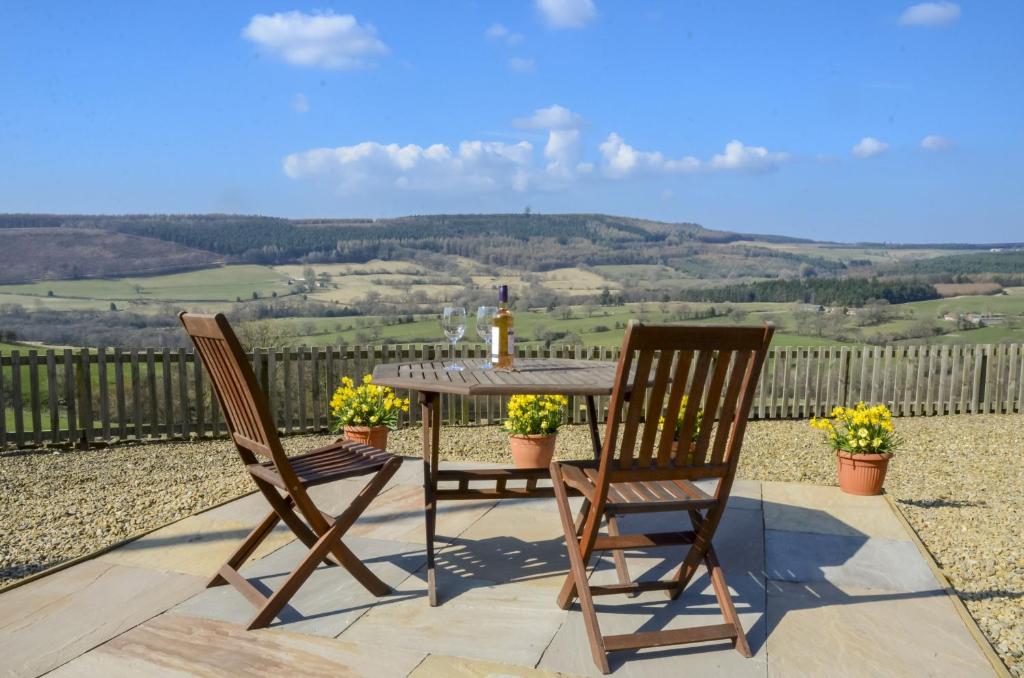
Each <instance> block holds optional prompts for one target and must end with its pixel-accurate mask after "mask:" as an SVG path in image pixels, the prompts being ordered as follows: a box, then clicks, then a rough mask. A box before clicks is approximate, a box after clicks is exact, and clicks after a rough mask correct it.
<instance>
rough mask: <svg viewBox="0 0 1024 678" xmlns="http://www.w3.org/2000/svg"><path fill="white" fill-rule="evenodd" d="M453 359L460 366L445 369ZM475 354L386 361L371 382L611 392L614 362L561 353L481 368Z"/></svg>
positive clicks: (496, 391) (452, 389)
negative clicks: (502, 366) (507, 367)
mask: <svg viewBox="0 0 1024 678" xmlns="http://www.w3.org/2000/svg"><path fill="white" fill-rule="evenodd" d="M452 362H455V363H457V364H459V365H462V366H463V367H464V368H465V369H463V370H462V371H461V372H448V371H446V370H445V367H447V366H448V365H450V364H452ZM479 365H480V358H476V359H466V360H455V361H450V360H437V361H433V362H421V363H388V364H384V365H377V367H375V368H374V370H373V381H374V383H377V384H380V385H381V386H390V387H392V388H407V389H410V390H413V391H420V392H428V393H454V394H458V395H470V396H473V395H515V394H518V393H533V394H536V395H583V396H587V395H590V396H599V395H610V394H611V392H612V386H613V385H614V383H615V367H616V365H615V363H610V362H603V361H597V360H571V359H561V358H522V359H517V360H516V363H515V367H514V368H513V369H512V370H499V369H489V370H487V369H480V367H479Z"/></svg>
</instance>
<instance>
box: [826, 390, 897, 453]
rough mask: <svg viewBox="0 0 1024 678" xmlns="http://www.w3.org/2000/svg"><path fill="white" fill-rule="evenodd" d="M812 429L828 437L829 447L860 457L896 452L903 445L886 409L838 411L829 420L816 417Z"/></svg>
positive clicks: (861, 407)
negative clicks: (869, 454)
mask: <svg viewBox="0 0 1024 678" xmlns="http://www.w3.org/2000/svg"><path fill="white" fill-rule="evenodd" d="M809 423H810V426H811V427H812V428H814V429H816V430H819V431H822V432H824V433H825V434H826V439H827V441H828V444H829V447H831V448H832V449H836V450H841V451H846V452H854V453H857V454H866V453H883V452H892V451H894V450H895V449H896V448H897V447H898V446H899V444H900V440H899V438H898V437H897V436H896V433H895V427H894V426H893V423H892V412H891V411H890V410H889V408H888V407H886V406H885V405H881V404H879V405H873V406H871V407H868V406H867V405H866V404H865V403H863V402H859V403H857V404H856V405H855V406H854V407H842V406H839V407H834V408H832V410H831V411H830V412H829V417H828V418H825V417H822V418H818V417H812V418H811V420H810V422H809Z"/></svg>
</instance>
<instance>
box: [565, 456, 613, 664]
mask: <svg viewBox="0 0 1024 678" xmlns="http://www.w3.org/2000/svg"><path fill="white" fill-rule="evenodd" d="M551 467H552V470H551V475H552V478H551V479H552V481H553V482H552V484H553V485H554V487H555V499H556V501H557V502H558V515H559V517H560V518H561V521H562V531H563V532H564V533H565V547H566V550H567V551H568V552H569V577H568V579H567V580H566V581H567V582H571V583H572V584H573V585H574V588H575V593H576V595H577V597H578V598H579V601H580V609H581V610H582V612H583V623H584V625H585V626H586V628H587V637H588V638H589V640H590V652H591V654H592V655H593V658H594V663H595V664H597V667H598V668H599V669H600V670H601V673H610V672H611V669H610V668H609V666H608V654H607V652H606V651H605V647H604V638H603V637H602V636H601V626H600V625H599V624H598V622H597V611H596V610H595V609H594V600H593V598H592V597H591V595H590V585H589V583H588V580H587V560H588V559H589V556H590V554H589V553H586V551H587V549H586V547H585V545H584V544H582V543H581V542H580V540H579V539H577V537H576V526H575V524H574V523H573V521H572V518H571V516H572V508H571V507H570V506H569V496H568V495H567V494H566V491H565V484H564V483H563V482H562V474H561V472H560V471H559V470H558V467H557V465H556V464H552V465H551ZM563 589H564V587H563ZM569 603H570V604H571V598H570V599H569ZM561 604H562V600H561V596H560V597H559V605H561ZM566 607H568V605H565V606H563V609H565V608H566Z"/></svg>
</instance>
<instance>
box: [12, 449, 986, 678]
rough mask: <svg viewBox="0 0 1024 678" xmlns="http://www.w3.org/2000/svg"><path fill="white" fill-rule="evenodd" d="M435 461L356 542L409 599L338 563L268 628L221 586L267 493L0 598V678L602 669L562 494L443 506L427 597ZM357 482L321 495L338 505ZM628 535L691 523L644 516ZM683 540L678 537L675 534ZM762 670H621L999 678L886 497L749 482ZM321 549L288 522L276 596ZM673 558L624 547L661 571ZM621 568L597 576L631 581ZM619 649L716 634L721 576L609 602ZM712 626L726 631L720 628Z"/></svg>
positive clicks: (672, 664) (605, 606) (732, 538)
mask: <svg viewBox="0 0 1024 678" xmlns="http://www.w3.org/2000/svg"><path fill="white" fill-rule="evenodd" d="M421 478H422V472H421V465H420V464H419V461H418V460H416V459H409V460H407V461H406V463H405V464H404V465H403V467H402V468H401V470H400V471H399V473H398V474H397V475H396V476H395V478H394V479H393V480H392V482H391V485H390V487H389V488H388V489H387V490H385V492H384V493H383V494H382V495H381V496H380V497H379V498H378V499H377V501H376V502H375V504H374V505H373V506H372V507H371V509H370V510H369V511H368V512H367V513H366V514H365V515H364V517H363V518H362V519H361V520H360V522H359V523H357V524H356V526H355V527H354V528H353V530H352V531H351V532H350V536H349V537H348V538H347V539H346V542H347V543H348V544H349V546H350V547H351V548H352V549H353V550H354V551H355V552H356V553H357V554H358V555H359V556H360V557H361V558H363V559H364V562H366V563H367V564H368V565H369V567H370V568H371V569H372V570H373V571H374V572H376V573H377V574H378V576H380V577H381V578H382V579H383V580H384V581H386V582H387V583H388V584H390V585H391V586H393V587H394V592H393V593H392V594H391V595H389V596H386V597H384V598H379V599H378V598H375V597H373V596H372V595H370V594H369V593H367V592H366V591H365V590H364V589H363V588H362V587H361V586H359V585H358V584H356V583H355V582H354V581H353V580H352V579H351V577H350V576H349V575H348V574H347V573H346V572H345V571H344V570H342V569H341V568H327V567H321V568H320V569H318V570H317V571H316V572H315V573H314V574H313V576H312V577H311V578H310V579H309V581H308V582H307V583H306V585H305V586H304V587H303V588H302V589H301V591H300V592H299V593H298V594H297V595H296V596H295V597H294V598H293V600H292V604H291V606H289V607H287V608H285V614H284V617H285V618H284V619H283V620H278V621H277V622H275V624H274V625H272V626H271V627H270V628H268V629H264V630H260V631H254V632H250V631H245V630H244V628H243V627H242V626H240V623H241V622H244V621H247V620H248V618H249V617H250V616H251V615H252V613H253V609H252V607H251V606H250V605H249V604H248V603H247V602H246V601H245V600H244V599H243V598H242V596H241V595H240V594H239V593H238V592H236V591H235V590H234V589H232V588H230V587H226V586H224V587H218V588H214V589H204V588H203V587H204V582H205V580H206V579H207V577H208V576H209V575H210V573H212V572H213V571H214V570H215V569H216V568H217V566H219V565H220V564H221V563H222V562H223V561H224V560H225V559H226V558H227V556H228V554H229V552H230V551H231V550H232V549H233V548H234V547H235V546H236V544H237V542H238V541H239V540H240V539H241V538H242V536H243V535H244V534H246V532H247V531H248V530H249V528H250V527H251V526H252V525H253V524H254V523H255V522H256V521H257V520H258V519H259V518H261V517H262V515H263V514H264V513H265V512H266V508H265V505H264V502H263V499H262V497H259V496H255V495H250V496H247V497H243V498H241V499H238V500H236V501H234V502H231V503H229V504H226V505H224V506H221V507H218V508H216V509H213V510H211V511H208V512H206V513H203V514H200V515H197V516H193V517H191V518H187V519H185V520H183V521H180V522H178V523H175V524H173V525H169V526H167V527H165V528H163V529H160V530H157V531H156V532H153V533H151V534H149V535H147V536H145V537H143V538H141V539H138V540H136V541H134V542H132V543H130V544H128V545H126V546H123V547H121V548H119V549H116V550H114V551H111V552H109V553H106V554H104V555H102V556H99V557H98V558H95V559H93V560H89V561H86V562H83V563H80V564H77V565H74V566H72V567H69V568H67V569H65V570H62V571H60V572H57V573H55V574H52V575H50V576H47V577H43V578H41V579H39V580H36V581H33V582H30V583H28V584H26V585H24V586H21V587H18V588H15V589H13V590H11V591H9V592H7V593H4V594H2V595H0V657H3V661H2V662H0V675H10V676H35V675H40V674H43V673H46V672H48V671H52V672H53V673H52V675H55V676H83V675H84V676H127V675H132V676H137V675H146V676H170V675H174V676H181V675H203V676H207V675H268V674H275V673H301V674H303V675H332V676H336V675H365V676H375V677H377V676H414V677H416V678H420V677H425V676H438V677H440V676H446V677H447V676H499V675H500V676H553V675H581V676H590V675H600V674H598V673H597V671H596V669H595V667H594V665H593V663H592V660H591V657H590V649H589V646H588V644H587V640H586V635H585V632H584V629H583V621H582V618H581V616H580V613H579V611H578V607H574V608H573V609H572V610H570V611H568V612H564V611H562V610H560V609H558V607H557V606H556V605H555V603H554V598H555V592H556V590H557V588H558V586H559V585H560V583H561V581H562V577H563V576H564V573H565V571H566V570H567V558H566V554H565V548H564V546H563V544H562V539H561V530H560V527H559V521H558V514H557V512H556V509H555V506H554V502H553V501H551V500H542V499H540V500H536V499H531V500H501V501H474V502H450V503H442V504H441V511H440V512H439V518H438V535H439V536H438V548H439V553H438V586H439V599H440V601H441V605H440V606H439V607H436V608H431V607H429V606H428V605H427V602H426V585H425V582H424V578H425V569H424V564H425V560H426V558H425V553H424V547H423V517H422V512H421V503H422V491H421V488H420V487H419V483H420V480H421ZM360 486H361V483H359V481H342V482H339V483H335V484H332V485H329V486H322V487H318V488H316V489H315V491H314V494H315V496H316V498H317V500H318V501H320V502H322V505H323V506H324V507H325V508H327V509H331V508H340V507H341V506H343V505H345V503H346V502H347V500H348V499H349V498H350V497H351V496H352V495H354V494H355V492H356V491H357V490H358V488H359V487H360ZM628 518H629V520H625V519H624V520H623V523H624V529H625V530H626V531H629V530H635V529H649V528H652V527H654V528H658V527H659V526H669V525H673V526H675V525H676V523H675V522H674V521H679V520H682V521H683V523H684V527H685V528H688V525H686V522H687V519H686V518H685V517H681V518H680V517H679V516H673V515H670V514H666V515H660V516H643V517H640V516H629V517H628ZM676 529H678V527H677V528H676ZM715 545H716V549H717V550H718V553H719V557H720V558H721V560H722V562H723V565H724V567H725V572H726V577H727V578H728V580H729V584H730V586H731V588H732V593H733V596H734V600H735V602H736V606H737V609H738V611H739V613H740V616H741V619H742V621H743V625H744V628H745V629H746V630H747V637H748V639H749V642H750V645H751V649H752V650H753V651H754V653H755V654H754V657H753V658H752V659H744V658H742V657H741V656H740V655H739V654H738V653H737V652H736V651H735V650H733V649H732V647H731V645H729V644H728V643H720V642H719V643H710V644H703V645H690V646H680V647H670V648H654V649H649V650H642V651H638V652H624V653H616V654H613V655H611V657H610V661H611V665H612V669H613V671H614V673H615V675H619V676H663V675H670V674H678V673H681V672H688V673H690V672H692V673H693V674H694V675H707V676H714V675H722V676H768V675H771V676H803V675H807V676H819V675H831V676H879V675H887V676H893V675H906V676H921V675H929V676H982V675H992V674H993V669H992V668H991V666H990V664H989V663H988V661H987V660H986V657H985V655H984V654H983V652H982V651H981V650H980V648H979V647H978V645H977V644H976V643H975V641H974V639H973V637H972V635H971V633H970V632H969V630H968V628H967V627H966V626H965V625H964V623H963V622H962V621H961V618H960V617H959V615H958V614H957V612H956V610H955V608H954V606H953V604H952V603H951V601H950V600H949V599H948V598H947V596H946V594H945V593H944V592H943V590H942V588H941V586H940V584H939V583H938V581H937V580H936V579H935V577H934V576H933V575H932V572H931V570H930V569H929V567H928V565H927V563H926V562H925V560H924V559H923V558H922V556H921V554H920V553H919V551H918V550H917V547H916V546H915V544H914V542H913V541H912V540H911V537H910V535H909V534H907V533H906V532H905V529H904V527H903V524H902V523H901V522H900V521H899V520H898V519H897V518H896V517H895V516H894V515H893V513H892V511H891V509H890V507H889V505H888V503H886V502H885V500H884V499H882V498H881V497H852V496H848V495H844V494H841V493H840V492H839V490H838V489H837V488H833V487H819V486H813V485H802V484H801V485H798V484H784V483H758V482H748V481H738V482H737V484H736V487H735V489H734V492H733V497H732V499H731V500H730V504H729V509H728V510H727V511H726V515H725V518H724V519H723V521H722V524H721V527H720V528H719V530H718V534H717V536H716V539H715ZM302 552H303V547H302V546H301V545H300V544H299V543H298V542H295V541H294V540H292V539H291V538H290V534H289V533H288V532H287V531H286V530H284V529H281V528H279V529H278V531H277V533H276V534H275V535H274V536H273V537H272V538H271V539H269V540H268V542H267V544H266V545H264V547H263V548H261V550H260V551H258V552H257V553H256V554H255V557H254V560H253V561H252V562H250V564H249V565H248V566H247V574H248V576H249V577H250V578H253V577H256V578H258V582H257V585H258V586H266V587H271V588H273V587H276V586H277V585H278V584H279V582H280V581H281V580H282V579H283V578H284V577H285V576H286V574H287V573H288V572H289V571H290V570H291V569H292V567H294V565H295V564H296V563H297V562H298V561H299V559H300V557H301V554H302ZM678 559H679V554H678V553H676V552H673V551H672V550H671V549H667V550H660V551H648V552H647V553H646V554H645V553H639V552H638V553H630V554H628V562H629V567H630V571H631V574H632V575H633V576H634V577H636V576H638V575H639V576H641V577H658V576H663V575H664V574H666V573H667V572H668V571H669V570H670V569H671V568H673V567H674V566H675V565H677V564H678ZM614 577H615V573H614V569H613V568H612V565H611V559H610V558H604V559H602V560H601V561H600V563H599V564H598V565H597V566H596V567H595V569H594V573H593V580H594V581H598V580H604V581H607V582H609V583H610V582H612V581H614ZM598 614H599V618H600V621H601V624H602V630H603V631H604V633H605V634H613V633H628V632H632V631H636V630H643V631H653V630H659V629H662V628H676V627H683V626H686V625H692V624H698V623H707V620H708V618H709V616H714V615H717V607H716V606H715V603H714V596H713V593H712V590H711V586H710V583H709V581H708V579H707V577H706V575H699V576H698V577H697V578H695V580H694V582H693V583H692V584H691V585H690V587H689V588H688V589H687V591H686V593H685V594H684V595H683V596H681V597H680V598H679V600H676V601H670V600H668V599H667V598H666V597H665V596H664V594H661V593H657V592H652V593H646V594H642V595H640V596H638V597H635V598H629V597H625V596H623V597H621V598H620V597H614V596H612V597H605V598H601V599H599V600H598ZM712 621H713V620H712Z"/></svg>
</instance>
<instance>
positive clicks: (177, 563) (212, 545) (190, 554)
mask: <svg viewBox="0 0 1024 678" xmlns="http://www.w3.org/2000/svg"><path fill="white" fill-rule="evenodd" d="M246 499H247V502H248V501H250V500H248V498H246ZM222 508H223V507H222ZM260 518H262V516H260ZM256 522H257V521H239V520H220V519H218V518H217V517H216V516H213V517H211V516H208V515H206V514H202V513H201V514H199V515H195V516H192V517H190V518H185V519H184V520H179V521H178V522H176V523H172V524H170V525H168V526H167V527H162V528H160V529H159V530H156V531H155V532H151V533H149V534H147V535H146V536H144V537H141V538H139V539H136V540H135V541H133V542H130V543H128V544H126V545H124V546H122V547H120V548H117V549H114V550H113V551H110V552H108V553H105V554H103V555H102V556H100V557H99V560H101V561H104V562H109V563H117V564H120V565H130V566H132V567H142V568H146V569H149V570H157V571H160V572H181V573H183V574H191V575H195V576H197V577H205V578H207V579H209V578H210V577H212V576H213V575H214V574H215V573H216V572H217V570H219V569H220V566H221V565H223V564H224V562H225V561H226V560H227V559H228V558H229V557H230V556H231V554H232V553H234V552H235V550H237V549H238V546H239V544H241V543H242V540H243V539H245V537H246V536H247V535H248V534H249V532H251V531H252V529H253V527H255V526H256ZM294 539H295V535H294V534H292V532H291V530H289V529H288V527H287V526H285V525H283V524H278V525H277V527H275V528H274V530H273V531H272V532H271V533H270V535H268V536H267V538H266V540H264V542H263V543H262V544H260V545H259V547H258V548H257V549H256V552H255V553H253V555H252V557H251V558H250V561H252V560H256V559H258V558H261V557H263V556H265V555H267V554H268V553H271V552H273V551H275V550H277V549H278V548H280V547H282V546H284V545H285V544H287V543H289V542H291V541H293V540H294Z"/></svg>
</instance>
